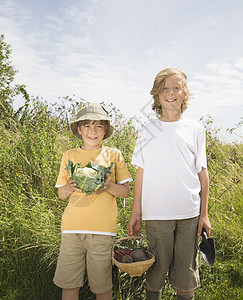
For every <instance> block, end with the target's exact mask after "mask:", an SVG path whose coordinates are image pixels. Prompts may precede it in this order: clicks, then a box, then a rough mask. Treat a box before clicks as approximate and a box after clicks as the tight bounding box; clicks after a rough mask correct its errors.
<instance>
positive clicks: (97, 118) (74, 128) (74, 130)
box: [70, 113, 114, 140]
mask: <svg viewBox="0 0 243 300" xmlns="http://www.w3.org/2000/svg"><path fill="white" fill-rule="evenodd" d="M84 120H91V121H108V128H107V132H106V134H105V135H104V138H103V140H105V139H108V138H109V137H110V136H111V135H112V133H113V131H114V127H113V126H112V125H111V124H110V120H109V119H108V118H107V119H105V118H104V116H101V115H99V114H95V115H94V113H92V114H86V115H85V116H84V117H81V118H79V119H78V120H75V121H73V122H71V123H70V129H71V131H72V133H73V135H74V136H75V137H76V138H78V139H80V140H83V138H82V135H81V134H79V132H78V123H79V122H80V121H84Z"/></svg>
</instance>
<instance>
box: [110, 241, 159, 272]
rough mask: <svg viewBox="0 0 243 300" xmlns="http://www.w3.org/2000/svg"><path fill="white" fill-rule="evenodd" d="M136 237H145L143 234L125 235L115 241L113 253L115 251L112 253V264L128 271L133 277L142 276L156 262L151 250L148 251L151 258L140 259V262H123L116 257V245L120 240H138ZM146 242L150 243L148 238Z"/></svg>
mask: <svg viewBox="0 0 243 300" xmlns="http://www.w3.org/2000/svg"><path fill="white" fill-rule="evenodd" d="M136 239H144V238H143V237H142V236H125V237H122V238H119V239H117V240H116V241H115V243H114V245H113V251H112V253H113V254H112V264H113V265H116V266H117V267H118V268H119V269H120V270H121V271H123V272H126V273H127V274H129V275H130V276H131V277H133V276H141V275H142V274H143V273H144V272H146V271H147V270H148V269H149V268H150V267H151V266H152V264H153V263H154V262H155V256H154V255H153V254H152V253H151V252H149V251H146V252H147V253H149V256H150V258H149V259H147V260H144V261H138V262H132V263H122V262H119V261H118V260H116V259H115V258H114V247H115V245H116V244H117V243H118V242H120V241H123V240H136ZM146 242H147V243H148V241H147V240H146Z"/></svg>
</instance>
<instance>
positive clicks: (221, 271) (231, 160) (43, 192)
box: [0, 98, 243, 300]
mask: <svg viewBox="0 0 243 300" xmlns="http://www.w3.org/2000/svg"><path fill="white" fill-rule="evenodd" d="M64 104H65V105H64ZM79 108H80V104H78V103H76V101H72V99H69V98H65V99H64V103H62V104H60V105H59V106H58V105H54V106H52V107H50V106H48V105H47V104H46V103H44V102H42V101H40V100H39V99H33V100H32V102H31V103H29V102H28V103H27V104H26V105H25V107H24V108H23V109H22V110H21V111H20V112H19V113H18V114H16V116H15V117H14V118H12V119H8V120H7V125H6V122H5V120H4V119H2V120H0V132H1V139H0V164H1V168H0V173H1V176H0V207H1V215H0V226H1V231H0V243H1V245H0V249H1V250H0V299H6V300H12V299H18V300H20V299H33V300H38V299H40V300H44V299H45V300H46V299H61V290H60V289H59V288H57V287H56V286H55V285H54V284H53V282H52V279H53V276H54V272H55V266H56V260H57V257H58V252H59V243H60V222H61V216H62V212H63V210H64V208H65V205H66V204H67V202H66V201H61V200H59V199H58V196H57V190H56V188H55V187H54V185H55V181H56V177H57V174H58V169H59V164H60V159H61V156H62V153H63V152H64V151H65V150H66V149H68V148H71V147H76V146H77V140H76V139H75V138H74V137H72V135H71V134H70V133H69V132H68V122H69V120H70V118H71V117H73V116H74V115H75V114H76V111H77V110H78V109H79ZM106 108H107V110H108V111H109V112H110V113H111V115H112V120H113V124H115V128H116V131H115V133H114V135H113V136H112V137H111V138H110V139H109V140H108V141H107V142H105V143H106V144H107V145H109V146H112V147H117V148H119V149H120V150H121V151H122V153H123V156H124V158H125V160H126V162H127V165H128V168H129V171H130V172H131V174H132V176H133V178H134V176H135V173H136V170H135V168H134V167H133V166H132V165H131V163H130V162H131V157H132V153H133V148H134V144H135V141H136V136H137V132H136V130H135V129H134V128H135V125H136V124H134V123H133V121H132V120H126V119H125V118H124V117H123V116H122V114H121V113H120V112H119V111H118V110H117V109H116V108H115V107H113V106H108V107H106ZM9 124H11V126H9ZM204 124H205V126H206V127H207V132H208V133H207V155H208V168H209V174H210V197H209V206H210V211H209V215H210V220H211V223H212V227H213V230H212V236H213V237H214V238H215V241H216V263H215V265H214V266H213V267H209V266H207V265H206V264H205V263H204V262H203V261H202V260H201V261H200V275H201V276H200V277H201V287H200V288H198V289H197V291H196V299H204V300H205V299H207V300H208V299H242V298H243V292H242V283H243V278H242V244H243V241H242V236H243V234H242V215H243V214H242V204H243V203H242V198H243V197H242V161H243V160H242V153H243V151H242V150H243V149H242V144H223V143H222V142H220V141H219V140H218V139H217V137H216V136H215V130H214V129H213V128H212V126H213V123H212V121H211V119H209V121H207V120H206V121H204ZM131 189H133V183H131ZM117 202H118V207H119V217H118V220H117V223H118V228H119V231H118V236H119V237H120V236H124V235H127V223H128V220H129V216H130V211H131V205H132V192H131V196H130V197H129V198H128V199H126V200H125V201H124V200H123V199H117ZM142 232H143V233H144V224H143V228H142ZM113 275H114V276H113V278H114V280H113V282H114V289H115V287H117V283H118V279H117V278H118V277H117V276H118V275H119V278H120V283H121V284H120V293H121V299H145V284H144V283H145V278H144V275H142V276H141V277H133V278H131V277H130V276H128V275H127V274H125V273H123V272H119V274H117V270H115V268H114V270H113ZM80 299H95V297H94V295H93V294H92V293H91V292H90V290H89V287H88V284H87V281H86V284H85V286H84V287H83V288H82V290H81V291H80ZM114 299H117V296H115V295H114ZM162 299H175V291H174V290H173V288H171V286H170V285H169V284H168V282H166V285H165V286H164V288H163V296H162Z"/></svg>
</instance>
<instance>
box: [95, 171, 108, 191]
mask: <svg viewBox="0 0 243 300" xmlns="http://www.w3.org/2000/svg"><path fill="white" fill-rule="evenodd" d="M109 176H110V174H106V176H105V187H103V188H101V189H98V190H97V191H96V192H95V194H97V195H99V194H101V193H103V192H105V191H107V189H108V187H109V185H110V184H111V182H110V181H109V180H108V178H109Z"/></svg>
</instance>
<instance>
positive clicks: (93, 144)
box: [78, 121, 106, 150]
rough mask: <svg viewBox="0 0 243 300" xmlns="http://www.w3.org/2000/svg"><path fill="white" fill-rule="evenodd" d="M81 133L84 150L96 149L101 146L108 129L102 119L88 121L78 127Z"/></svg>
mask: <svg viewBox="0 0 243 300" xmlns="http://www.w3.org/2000/svg"><path fill="white" fill-rule="evenodd" d="M78 132H79V134H81V135H82V139H83V141H84V144H83V146H82V148H83V149H84V150H95V149H98V148H100V147H101V141H102V140H103V138H104V136H105V134H106V130H105V126H104V125H103V124H102V122H100V121H87V122H84V123H83V124H81V126H79V127H78Z"/></svg>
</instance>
